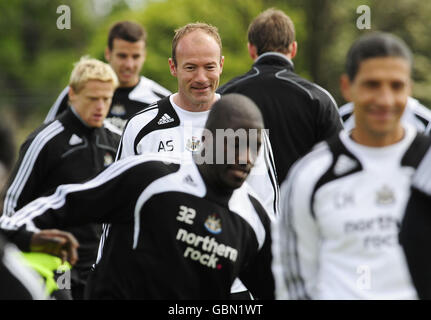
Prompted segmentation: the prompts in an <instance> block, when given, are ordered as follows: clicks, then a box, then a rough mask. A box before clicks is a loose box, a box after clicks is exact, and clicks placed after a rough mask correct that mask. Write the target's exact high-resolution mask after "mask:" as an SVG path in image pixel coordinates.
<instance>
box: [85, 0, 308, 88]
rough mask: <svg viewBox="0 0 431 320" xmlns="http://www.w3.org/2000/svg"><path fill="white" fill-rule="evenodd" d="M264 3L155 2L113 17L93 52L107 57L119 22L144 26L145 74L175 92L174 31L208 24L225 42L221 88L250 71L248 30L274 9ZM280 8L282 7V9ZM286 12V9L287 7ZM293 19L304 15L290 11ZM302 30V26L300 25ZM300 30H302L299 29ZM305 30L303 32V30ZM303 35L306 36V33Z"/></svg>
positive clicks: (241, 0) (225, 0)
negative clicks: (192, 24) (111, 34)
mask: <svg viewBox="0 0 431 320" xmlns="http://www.w3.org/2000/svg"><path fill="white" fill-rule="evenodd" d="M271 4H275V2H271V3H269V2H268V1H263V0H237V1H232V0H218V1H213V0H201V1H199V5H197V2H196V1H195V0H168V1H163V2H161V1H153V2H149V3H148V4H147V6H145V7H144V8H142V9H140V10H135V11H128V10H127V11H123V12H118V13H117V14H114V15H111V16H110V17H109V19H107V21H106V22H105V23H104V24H103V26H102V27H101V28H100V29H99V31H100V32H99V33H98V34H97V35H96V36H95V38H94V39H93V40H94V41H93V43H92V44H91V46H90V50H89V51H90V52H91V54H92V55H93V56H95V57H99V58H100V57H103V50H104V48H105V47H106V34H107V32H108V30H109V27H110V26H111V25H112V24H113V23H114V22H116V21H120V20H133V21H136V22H139V23H141V24H142V25H143V26H144V27H145V28H146V30H147V32H148V41H147V59H146V62H145V64H144V67H143V71H142V72H143V74H144V75H146V76H148V77H149V78H151V79H154V80H155V81H157V82H159V83H160V84H162V85H163V86H165V87H166V88H168V89H170V90H171V91H173V92H175V91H176V88H177V82H176V79H175V78H174V77H172V76H171V74H170V72H169V65H168V59H169V57H170V56H171V44H172V38H173V36H174V30H175V29H177V28H179V27H181V26H183V25H185V24H187V23H189V22H196V21H200V22H206V23H209V24H212V25H214V26H216V27H217V28H218V29H219V33H220V36H221V38H222V41H223V55H224V56H225V65H224V68H223V74H222V78H221V84H223V83H224V82H227V81H228V80H230V79H231V78H233V77H235V76H237V75H239V74H241V73H244V72H246V71H247V70H248V69H250V66H251V64H252V60H251V59H250V58H249V56H248V52H247V28H248V25H249V23H250V21H251V20H252V19H253V18H254V17H255V16H256V15H258V14H259V12H261V11H262V10H263V9H266V8H268V7H271V6H272V5H271ZM279 8H280V7H279ZM284 8H286V5H284ZM290 11H291V12H290V15H291V16H292V19H294V20H296V19H295V17H296V16H299V15H300V13H297V12H296V11H293V10H290ZM299 26H300V24H299ZM297 28H298V26H297ZM299 29H300V30H301V28H299ZM301 33H302V34H303V32H302V30H301Z"/></svg>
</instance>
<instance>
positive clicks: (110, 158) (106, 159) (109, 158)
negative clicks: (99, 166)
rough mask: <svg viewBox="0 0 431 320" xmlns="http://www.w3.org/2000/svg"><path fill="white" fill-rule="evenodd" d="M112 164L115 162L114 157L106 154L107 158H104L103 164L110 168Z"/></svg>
mask: <svg viewBox="0 0 431 320" xmlns="http://www.w3.org/2000/svg"><path fill="white" fill-rule="evenodd" d="M112 162H114V158H113V157H112V155H111V154H110V153H109V152H107V153H105V156H104V157H103V164H104V165H105V167H107V166H109V165H110V164H111V163H112Z"/></svg>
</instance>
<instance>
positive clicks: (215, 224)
mask: <svg viewBox="0 0 431 320" xmlns="http://www.w3.org/2000/svg"><path fill="white" fill-rule="evenodd" d="M204 226H205V229H207V230H208V231H209V232H211V233H213V234H219V233H220V232H221V220H220V218H218V217H217V214H215V213H213V214H211V215H209V216H208V218H207V219H206V220H205V223H204Z"/></svg>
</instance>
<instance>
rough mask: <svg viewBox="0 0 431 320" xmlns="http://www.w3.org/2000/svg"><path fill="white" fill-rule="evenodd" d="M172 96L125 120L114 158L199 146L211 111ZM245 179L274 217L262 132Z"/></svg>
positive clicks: (273, 182)
mask: <svg viewBox="0 0 431 320" xmlns="http://www.w3.org/2000/svg"><path fill="white" fill-rule="evenodd" d="M173 96H174V95H171V96H169V97H166V98H164V99H162V100H160V101H158V102H157V103H154V104H153V105H151V106H149V107H148V108H146V109H145V110H143V111H141V112H140V113H138V114H136V115H134V116H133V117H132V118H131V119H130V120H129V121H128V123H127V125H126V128H125V129H124V132H123V136H122V138H121V142H120V146H119V148H118V153H117V159H124V158H127V157H129V156H133V155H145V154H147V153H159V154H160V155H168V156H174V157H177V158H178V159H181V158H183V157H187V156H188V155H189V154H193V153H196V152H198V151H199V150H200V147H201V138H202V132H203V128H204V127H205V122H206V120H207V118H208V115H209V112H210V111H209V110H208V111H202V112H190V111H186V110H184V109H182V108H181V107H179V106H177V105H176V104H175V103H174V101H173ZM247 182H248V184H249V185H250V186H251V187H252V188H253V190H254V192H255V193H256V194H257V196H258V197H259V198H260V199H261V202H262V203H263V204H264V207H265V209H266V210H267V212H268V213H269V214H270V216H271V217H275V216H276V214H277V212H278V196H279V188H278V182H277V177H276V170H275V165H274V160H273V155H272V149H271V144H270V142H269V139H268V136H267V135H266V133H265V132H263V138H262V147H261V150H260V152H259V155H258V159H257V160H256V163H255V165H254V167H253V169H252V170H251V172H250V175H249V177H248V178H247Z"/></svg>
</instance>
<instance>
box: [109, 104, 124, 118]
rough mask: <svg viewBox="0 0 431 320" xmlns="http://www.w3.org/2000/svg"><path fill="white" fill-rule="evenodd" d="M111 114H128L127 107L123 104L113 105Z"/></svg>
mask: <svg viewBox="0 0 431 320" xmlns="http://www.w3.org/2000/svg"><path fill="white" fill-rule="evenodd" d="M111 114H112V115H114V116H124V115H125V114H126V108H125V107H124V106H123V105H122V104H116V105H113V106H112V108H111Z"/></svg>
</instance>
